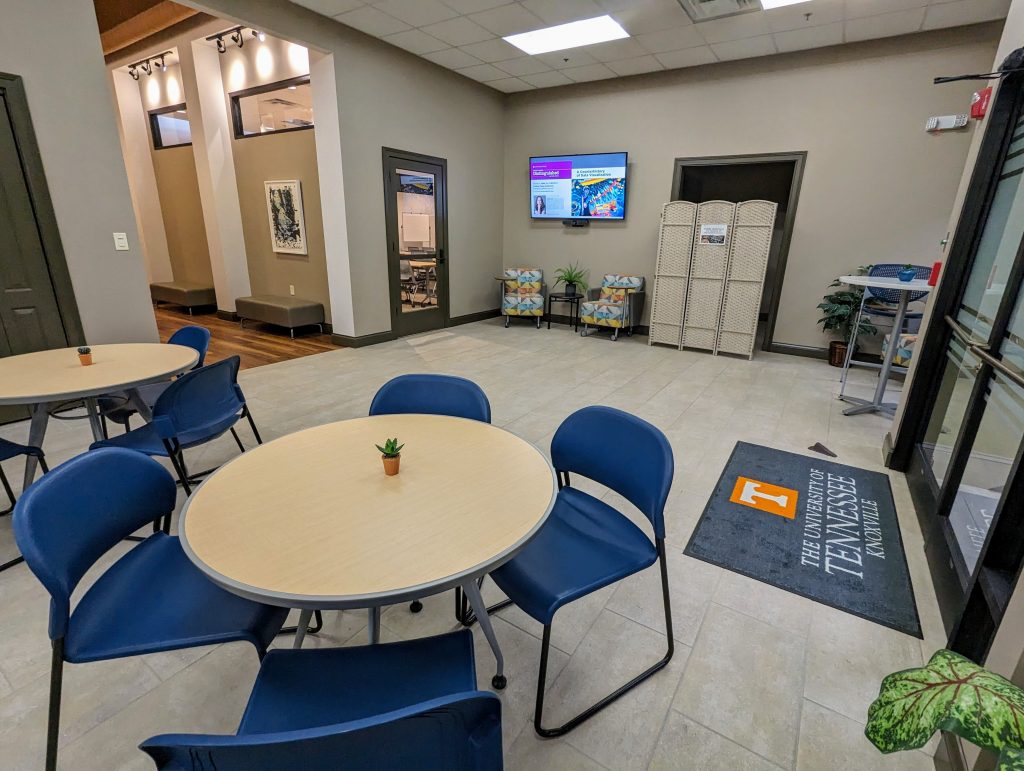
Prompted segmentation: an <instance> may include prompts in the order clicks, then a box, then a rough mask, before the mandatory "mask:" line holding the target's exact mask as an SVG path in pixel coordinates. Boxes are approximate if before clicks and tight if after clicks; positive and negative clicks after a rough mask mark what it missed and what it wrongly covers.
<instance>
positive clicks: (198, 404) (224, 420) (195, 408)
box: [90, 356, 263, 495]
mask: <svg viewBox="0 0 1024 771" xmlns="http://www.w3.org/2000/svg"><path fill="white" fill-rule="evenodd" d="M238 364H239V358H238V357H237V356H232V357H231V358H229V359H224V360H223V361H218V362H217V363H216V364H210V365H208V366H205V367H202V368H200V369H194V370H192V371H191V372H186V373H185V374H184V375H182V376H181V377H179V378H178V379H177V380H174V381H172V382H171V383H169V384H168V385H167V390H165V391H164V392H163V393H162V394H160V397H159V398H158V399H157V400H156V404H155V405H153V420H152V422H150V423H147V424H146V425H144V426H142V427H140V428H136V429H132V430H131V431H128V432H127V433H124V434H119V435H118V436H114V437H111V438H109V439H103V440H101V441H99V442H93V444H92V446H91V448H90V449H96V448H98V447H123V448H125V449H128V450H136V451H137V452H142V453H145V454H146V455H156V456H160V457H164V458H169V459H170V461H171V465H173V466H174V470H175V472H176V473H177V474H178V479H179V480H180V481H181V486H182V487H183V488H185V493H186V494H187V495H191V494H192V487H191V485H190V482H194V481H196V479H197V478H198V477H200V476H203V475H204V474H208V473H210V471H212V469H207V470H206V471H200V472H197V473H195V474H189V472H188V467H187V466H186V465H185V452H184V451H185V450H187V449H188V448H189V447H196V446H197V445H200V444H205V443H206V442H210V441H212V440H214V439H216V438H217V437H219V436H221V435H222V434H224V433H227V432H228V431H230V432H231V436H233V437H234V439H235V443H236V444H237V445H238V449H239V450H241V451H242V452H245V445H243V444H242V440H241V439H239V438H238V432H237V431H235V423H237V422H238V421H239V420H240V419H241V418H246V419H247V420H248V421H249V426H250V427H251V428H252V432H253V435H254V436H255V437H256V443H257V444H263V440H262V438H260V432H259V431H258V430H257V429H256V423H255V422H254V421H253V419H252V413H250V412H249V407H248V406H247V405H246V403H245V396H244V395H243V394H242V389H241V388H240V387H239V385H238Z"/></svg>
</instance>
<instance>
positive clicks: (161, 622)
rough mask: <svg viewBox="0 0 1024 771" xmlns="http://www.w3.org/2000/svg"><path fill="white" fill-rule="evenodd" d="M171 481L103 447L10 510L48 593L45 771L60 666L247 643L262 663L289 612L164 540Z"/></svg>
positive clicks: (56, 722) (56, 717)
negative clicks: (239, 589) (87, 582)
mask: <svg viewBox="0 0 1024 771" xmlns="http://www.w3.org/2000/svg"><path fill="white" fill-rule="evenodd" d="M174 501H175V484H174V479H173V478H172V477H171V475H170V474H168V473H167V471H166V470H165V469H164V468H163V467H162V466H161V465H160V464H159V463H157V462H156V461H155V460H153V459H152V458H147V457H146V456H144V455H142V454H140V453H137V452H130V451H128V450H121V449H113V448H107V449H102V450H97V451H95V452H89V453H85V454H84V455H79V456H78V457H77V458H74V459H73V460H70V461H68V462H67V463H65V464H63V465H61V466H60V467H58V468H56V469H54V470H53V471H52V472H50V473H49V474H47V475H46V476H44V477H43V478H42V479H40V480H39V481H38V482H36V483H35V484H34V485H32V486H31V487H30V488H29V489H28V490H26V491H25V494H24V495H23V496H22V497H21V500H20V501H18V505H17V506H16V507H15V509H14V537H15V540H16V541H17V544H18V548H19V549H20V550H21V553H22V554H23V555H24V557H25V562H27V563H28V566H29V569H30V570H31V571H32V572H33V573H34V574H35V576H36V578H38V579H39V581H40V582H41V583H42V584H43V586H44V587H45V588H46V591H47V592H49V594H50V629H49V636H50V640H51V644H52V647H53V656H52V660H51V668H50V708H49V723H48V728H47V735H46V768H47V769H55V768H56V767H57V738H58V732H59V726H60V698H61V683H62V678H63V672H64V662H65V661H67V662H70V663H74V664H81V663H86V662H90V661H105V660H107V659H116V658H122V657H125V656H139V655H142V654H144V653H156V652H158V651H169V650H177V649H179V648H191V647H196V646H200V645H214V644H217V643H223V642H232V641H238V640H244V641H246V642H250V643H252V644H253V645H254V646H255V647H256V651H257V653H259V655H260V657H261V658H262V657H263V654H264V652H265V651H266V649H267V646H268V645H269V644H270V641H271V640H272V639H273V638H274V635H275V634H277V631H278V630H279V629H280V628H281V624H283V623H284V619H285V616H286V615H287V614H288V610H287V609H286V608H272V607H269V606H266V605H260V604H258V603H255V602H251V601H249V600H245V599H242V598H241V597H237V596H236V595H234V594H231V593H229V592H226V591H224V590H223V589H221V588H219V587H217V586H215V585H214V584H213V583H211V582H210V581H209V580H208V579H207V578H206V577H205V576H204V575H203V574H202V573H200V572H199V570H198V569H197V568H196V567H195V566H194V565H193V564H192V563H191V562H190V561H189V559H188V557H186V556H185V552H184V551H182V548H181V545H180V543H179V542H178V539H177V538H176V537H173V536H170V535H168V534H167V529H168V528H169V526H170V515H171V512H172V511H173V510H174ZM161 520H162V521H163V529H162V530H158V531H157V532H154V533H153V535H151V536H149V537H148V538H147V539H145V540H144V541H142V542H141V543H139V544H138V545H137V546H135V547H134V548H132V550H131V551H129V552H128V553H127V554H125V555H124V556H123V557H121V558H120V559H119V560H118V561H117V562H115V563H114V564H113V565H112V566H111V567H109V568H108V569H107V570H106V572H104V573H103V575H101V576H100V577H99V578H97V579H96V581H95V582H94V583H93V585H92V586H91V587H89V589H88V591H86V593H85V594H84V595H83V596H82V598H81V599H80V600H79V601H78V603H77V605H76V606H75V608H74V610H72V609H71V595H72V593H73V592H74V591H75V588H76V586H77V585H78V582H79V581H81V580H82V576H84V575H85V573H86V572H87V571H88V570H89V569H90V568H91V567H92V566H93V564H95V562H96V561H97V560H98V559H99V558H100V557H101V556H103V554H105V553H106V552H107V551H108V550H109V549H110V548H111V547H113V546H115V545H116V544H118V543H120V542H121V541H122V540H123V539H124V538H125V537H126V536H128V535H129V534H131V533H133V532H135V531H136V530H138V529H139V528H140V527H143V526H144V525H146V524H147V523H150V522H152V523H153V524H154V529H156V525H157V523H158V522H160V521H161Z"/></svg>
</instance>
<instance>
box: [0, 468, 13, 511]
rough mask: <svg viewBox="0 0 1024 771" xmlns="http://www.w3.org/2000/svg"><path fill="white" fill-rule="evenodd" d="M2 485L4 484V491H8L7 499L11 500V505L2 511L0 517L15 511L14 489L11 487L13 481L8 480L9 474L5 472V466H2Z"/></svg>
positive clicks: (0, 469)
mask: <svg viewBox="0 0 1024 771" xmlns="http://www.w3.org/2000/svg"><path fill="white" fill-rule="evenodd" d="M0 485H3V488H4V492H6V493H7V500H9V501H10V502H11V505H10V506H9V507H7V508H6V509H4V510H3V511H0V517H4V516H7V515H8V514H10V513H11V512H12V511H14V503H15V498H14V490H12V489H11V483H10V482H8V481H7V475H6V474H5V473H4V469H3V466H0Z"/></svg>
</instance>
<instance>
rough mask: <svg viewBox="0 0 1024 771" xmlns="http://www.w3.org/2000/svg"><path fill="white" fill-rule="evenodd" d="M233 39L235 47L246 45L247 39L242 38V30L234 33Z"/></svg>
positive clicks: (232, 34)
mask: <svg viewBox="0 0 1024 771" xmlns="http://www.w3.org/2000/svg"><path fill="white" fill-rule="evenodd" d="M231 39H232V40H233V41H235V45H237V46H238V47H239V48H241V47H242V46H243V45H245V38H243V37H242V30H240V29H236V30H235V31H234V32H232V33H231Z"/></svg>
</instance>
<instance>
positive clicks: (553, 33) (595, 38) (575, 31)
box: [505, 15, 629, 54]
mask: <svg viewBox="0 0 1024 771" xmlns="http://www.w3.org/2000/svg"><path fill="white" fill-rule="evenodd" d="M624 37H629V33H628V32H626V30H624V29H623V28H622V27H621V26H620V25H619V23H618V22H617V21H615V19H613V18H612V17H611V16H608V15H605V16H596V17H594V18H593V19H582V20H580V21H572V22H569V23H568V24H559V25H558V26H555V27H545V28H544V29H535V30H534V31H533V32H522V33H520V34H518V35H509V36H508V37H506V38H505V41H506V42H509V43H511V44H512V45H514V46H515V47H516V48H518V49H519V50H521V51H525V52H526V53H528V54H546V53H548V52H549V51H562V50H565V49H566V48H576V47H578V46H586V45H591V44H593V43H604V42H606V41H608V40H621V39H622V38H624Z"/></svg>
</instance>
